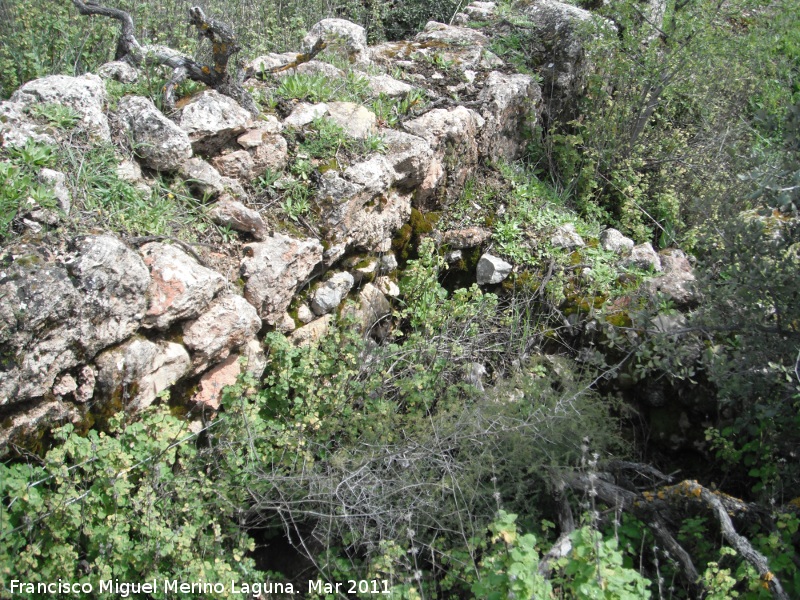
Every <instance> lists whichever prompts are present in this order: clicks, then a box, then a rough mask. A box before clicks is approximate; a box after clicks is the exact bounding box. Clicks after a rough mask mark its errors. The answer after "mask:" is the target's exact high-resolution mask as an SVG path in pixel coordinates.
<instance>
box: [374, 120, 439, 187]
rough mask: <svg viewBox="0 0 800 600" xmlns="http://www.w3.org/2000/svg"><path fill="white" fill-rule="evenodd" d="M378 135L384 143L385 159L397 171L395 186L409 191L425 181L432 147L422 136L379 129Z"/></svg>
mask: <svg viewBox="0 0 800 600" xmlns="http://www.w3.org/2000/svg"><path fill="white" fill-rule="evenodd" d="M379 135H380V136H381V138H382V139H383V141H384V143H386V146H387V151H386V160H388V161H389V164H391V165H392V167H393V168H394V170H395V171H396V172H397V180H396V181H395V186H396V187H397V188H399V189H402V190H407V191H411V190H413V189H414V188H416V187H417V186H419V185H421V184H422V182H423V181H425V176H426V175H427V173H428V170H429V169H430V166H431V161H432V160H433V149H432V148H431V146H430V144H429V143H428V142H427V141H426V140H424V139H423V138H421V137H419V136H416V135H412V134H410V133H405V132H404V131H398V130H396V129H381V130H380V131H379Z"/></svg>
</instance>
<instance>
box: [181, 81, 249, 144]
mask: <svg viewBox="0 0 800 600" xmlns="http://www.w3.org/2000/svg"><path fill="white" fill-rule="evenodd" d="M252 118H253V115H251V114H250V113H249V112H248V111H246V110H245V109H244V108H242V107H241V106H240V105H239V104H238V103H237V102H236V100H234V99H233V98H231V97H230V96H224V95H222V94H220V93H219V92H217V91H215V90H205V91H203V92H201V93H200V94H198V95H197V96H195V97H194V98H192V99H191V100H190V101H189V102H188V103H187V104H186V105H185V106H184V107H183V110H182V111H181V117H180V126H181V129H183V130H184V131H185V132H186V133H187V134H188V135H189V139H190V140H191V142H192V148H193V149H194V151H195V152H202V153H204V154H207V155H212V154H216V153H217V152H219V150H220V149H221V148H222V147H224V146H225V145H227V144H228V142H230V141H232V140H233V139H235V138H236V137H237V136H239V135H241V134H242V133H244V131H245V129H246V128H247V125H248V123H249V122H250V119H252Z"/></svg>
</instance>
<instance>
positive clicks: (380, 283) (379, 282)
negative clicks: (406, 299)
mask: <svg viewBox="0 0 800 600" xmlns="http://www.w3.org/2000/svg"><path fill="white" fill-rule="evenodd" d="M375 287H376V288H378V289H379V290H380V291H381V293H382V294H383V295H384V296H387V297H388V298H398V297H399V296H400V288H399V287H398V286H397V284H396V283H395V282H394V281H392V280H391V279H390V278H389V277H386V276H385V275H381V276H380V277H376V278H375Z"/></svg>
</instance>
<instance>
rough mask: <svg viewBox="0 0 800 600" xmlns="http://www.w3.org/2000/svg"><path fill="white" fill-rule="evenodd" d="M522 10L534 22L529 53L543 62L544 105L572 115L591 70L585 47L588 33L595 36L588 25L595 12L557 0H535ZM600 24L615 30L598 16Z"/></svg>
mask: <svg viewBox="0 0 800 600" xmlns="http://www.w3.org/2000/svg"><path fill="white" fill-rule="evenodd" d="M522 13H523V15H525V17H527V18H528V19H529V20H530V21H531V22H533V23H534V24H535V25H534V27H533V30H532V33H533V39H535V40H537V42H536V43H534V44H532V45H531V47H530V48H529V50H528V52H529V53H530V57H531V59H532V61H533V62H534V63H535V64H539V65H541V68H540V70H539V73H541V75H542V77H543V82H542V90H545V92H546V96H547V101H546V102H545V108H546V110H548V111H550V112H553V113H560V112H562V111H563V112H566V113H567V114H572V111H573V110H574V108H575V107H576V100H577V99H578V98H579V97H580V96H581V94H582V92H583V88H584V85H585V81H586V74H587V73H588V72H589V70H590V65H589V64H588V61H587V59H586V53H585V51H584V46H585V44H586V41H587V39H588V38H589V36H592V35H595V34H594V33H592V32H590V28H589V27H587V25H589V23H590V21H591V20H592V19H593V16H592V13H590V12H589V11H588V10H584V9H582V8H578V7H577V6H573V5H571V4H566V3H564V2H558V1H557V0H534V1H533V2H530V3H529V4H527V6H525V7H524V8H523V9H522ZM597 24H598V29H604V30H606V31H608V33H612V32H613V31H614V26H613V25H612V24H610V23H608V22H605V21H601V20H600V19H598V20H597ZM552 116H553V117H555V114H554V115H552Z"/></svg>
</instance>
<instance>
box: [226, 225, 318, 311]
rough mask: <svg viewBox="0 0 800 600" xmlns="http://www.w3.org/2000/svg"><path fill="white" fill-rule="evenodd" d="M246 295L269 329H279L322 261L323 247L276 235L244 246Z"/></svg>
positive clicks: (243, 264)
mask: <svg viewBox="0 0 800 600" xmlns="http://www.w3.org/2000/svg"><path fill="white" fill-rule="evenodd" d="M244 253H245V257H244V259H242V265H241V271H242V277H244V279H245V280H246V284H245V288H244V295H245V298H247V301H248V302H250V303H251V304H252V305H253V306H254V307H255V308H256V309H257V311H258V314H259V316H260V317H261V318H262V319H263V320H264V322H265V323H267V324H268V325H272V326H274V325H276V324H277V323H279V322H280V321H281V320H282V319H283V315H284V313H285V312H286V309H287V308H288V306H289V303H290V302H291V301H292V297H293V296H294V294H295V292H296V291H297V290H298V288H299V287H300V286H301V285H302V284H304V283H305V282H306V280H307V279H308V277H309V275H311V272H312V271H313V270H314V268H315V267H316V266H317V265H318V264H319V263H320V261H321V260H322V245H321V244H320V243H319V242H318V241H317V240H314V239H303V240H298V239H295V238H292V237H289V236H287V235H283V234H280V233H274V234H272V236H270V237H268V238H267V239H266V240H264V241H263V242H254V243H252V244H247V245H245V246H244Z"/></svg>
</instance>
